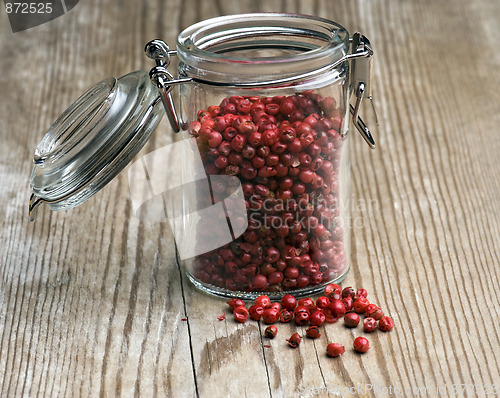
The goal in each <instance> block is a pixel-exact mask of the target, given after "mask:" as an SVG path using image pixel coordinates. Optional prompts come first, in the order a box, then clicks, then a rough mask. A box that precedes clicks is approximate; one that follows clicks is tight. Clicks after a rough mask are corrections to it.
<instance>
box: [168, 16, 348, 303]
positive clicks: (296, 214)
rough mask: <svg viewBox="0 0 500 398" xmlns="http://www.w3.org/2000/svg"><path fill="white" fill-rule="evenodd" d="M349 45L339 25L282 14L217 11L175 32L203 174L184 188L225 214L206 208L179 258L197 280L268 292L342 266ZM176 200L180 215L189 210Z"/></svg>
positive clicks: (313, 284) (313, 285)
mask: <svg viewBox="0 0 500 398" xmlns="http://www.w3.org/2000/svg"><path fill="white" fill-rule="evenodd" d="M348 50H349V35H348V33H347V32H346V31H345V29H343V28H342V27H341V26H339V25H337V24H335V23H333V22H331V21H327V20H324V19H319V18H314V17H304V16H296V15H287V14H285V15H284V14H260V15H257V16H256V15H255V14H248V15H242V16H236V17H234V16H233V17H232V18H227V17H221V18H216V19H213V20H208V21H204V22H201V23H199V24H196V25H193V26H192V27H190V28H188V29H186V30H185V31H184V32H182V33H181V34H180V35H179V38H178V43H177V55H178V56H179V58H180V64H179V77H180V78H186V79H191V83H190V84H184V85H182V86H181V90H180V93H181V94H180V101H181V107H182V109H183V111H184V113H185V115H184V117H185V118H186V123H185V126H186V128H185V131H184V132H183V133H182V134H183V138H184V139H186V140H194V142H195V143H196V147H197V148H198V150H199V154H200V157H201V160H202V163H203V168H204V172H205V173H206V175H207V180H208V184H206V186H205V188H202V187H201V184H198V185H197V188H196V190H195V191H194V192H191V195H193V196H194V197H195V198H196V201H198V204H197V207H199V208H202V207H204V206H206V207H207V208H208V207H210V205H212V206H215V205H216V204H219V205H221V207H222V211H223V212H224V215H225V220H227V226H225V227H224V228H223V227H221V225H220V224H217V225H215V224H214V225H212V224H211V223H210V216H208V217H206V218H205V219H204V222H203V224H204V227H202V228H197V230H196V236H195V237H194V239H193V240H192V242H191V243H192V245H194V246H196V247H197V250H195V252H196V253H197V255H196V256H194V257H192V258H190V259H183V261H182V263H183V264H184V265H185V267H186V271H187V274H188V276H189V278H190V280H191V281H192V282H193V283H194V284H195V285H196V286H197V287H198V288H200V289H202V290H204V291H206V292H209V293H212V294H216V295H220V296H229V297H243V298H249V299H250V298H254V297H256V296H258V295H260V294H263V293H265V294H267V295H270V296H271V297H275V298H278V297H282V296H284V295H285V294H287V293H288V292H293V293H294V295H301V294H310V293H312V292H315V291H319V290H321V289H322V288H323V287H324V286H325V285H326V284H328V283H331V282H332V281H338V280H341V279H342V278H343V277H344V276H345V274H346V273H347V271H348V268H349V261H348V259H349V243H350V242H349V206H348V199H349V196H350V191H349V189H350V181H349V171H350V169H349V168H350V161H349V135H348V123H347V116H348V112H349V103H348V93H349V66H348V63H347V62H346V61H343V60H345V56H346V54H347V53H348ZM184 196H186V195H184ZM207 198H210V199H211V200H208V201H207ZM236 198H237V199H238V200H237V199H236ZM232 199H234V200H232ZM202 203H204V205H201V204H202ZM183 205H184V206H185V211H184V215H183V218H184V220H185V223H186V224H189V219H190V218H192V217H195V216H194V215H193V214H195V213H193V212H192V209H191V208H189V206H188V205H186V203H183ZM207 214H208V212H207ZM198 216H199V215H198V214H197V217H198ZM186 220H188V221H186ZM213 242H218V243H217V244H216V245H214V244H213ZM210 243H212V246H211V245H210ZM214 246H216V247H214ZM203 247H205V248H206V250H204V249H203Z"/></svg>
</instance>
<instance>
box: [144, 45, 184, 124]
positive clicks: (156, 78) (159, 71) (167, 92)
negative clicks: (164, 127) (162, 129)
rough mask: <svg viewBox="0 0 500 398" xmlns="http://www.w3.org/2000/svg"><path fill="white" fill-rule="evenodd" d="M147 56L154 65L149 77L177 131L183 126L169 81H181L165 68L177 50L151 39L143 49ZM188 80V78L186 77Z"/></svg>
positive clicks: (172, 86)
mask: <svg viewBox="0 0 500 398" xmlns="http://www.w3.org/2000/svg"><path fill="white" fill-rule="evenodd" d="M144 51H145V52H146V55H147V57H148V58H151V59H154V60H155V62H156V66H155V67H154V68H153V69H151V71H150V72H149V77H150V79H151V81H152V82H153V84H154V85H156V87H157V88H158V92H159V93H160V97H161V100H162V102H163V106H164V107H165V112H166V113H167V117H168V120H169V121H170V125H171V126H172V129H173V130H174V132H176V133H178V132H179V131H180V130H181V128H183V127H184V126H182V125H181V122H180V119H179V116H178V115H177V111H176V110H175V104H174V101H173V99H172V93H171V91H172V89H173V88H174V85H173V84H171V83H170V82H172V81H175V83H176V84H179V83H182V81H181V80H180V79H177V80H175V79H174V77H173V76H172V74H171V73H170V72H169V71H168V70H167V67H168V65H170V57H171V56H172V55H176V54H177V51H175V50H174V51H171V50H170V48H169V47H168V44H167V43H165V42H164V41H162V40H152V41H150V42H149V43H148V44H146V47H145V49H144ZM187 81H190V79H187Z"/></svg>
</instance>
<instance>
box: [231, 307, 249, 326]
mask: <svg viewBox="0 0 500 398" xmlns="http://www.w3.org/2000/svg"><path fill="white" fill-rule="evenodd" d="M233 315H234V319H235V320H236V321H237V322H240V323H245V322H246V321H247V319H248V310H247V309H246V308H245V306H244V305H239V306H238V307H236V308H235V309H234V311H233Z"/></svg>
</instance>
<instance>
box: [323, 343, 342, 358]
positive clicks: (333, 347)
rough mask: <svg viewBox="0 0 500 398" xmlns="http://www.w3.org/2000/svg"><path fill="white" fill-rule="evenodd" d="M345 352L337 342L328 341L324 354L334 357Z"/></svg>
mask: <svg viewBox="0 0 500 398" xmlns="http://www.w3.org/2000/svg"><path fill="white" fill-rule="evenodd" d="M344 352H345V348H344V346H343V345H342V344H339V343H330V344H328V345H327V346H326V354H327V355H328V356H329V357H333V358H336V357H338V356H340V355H342V354H343V353H344Z"/></svg>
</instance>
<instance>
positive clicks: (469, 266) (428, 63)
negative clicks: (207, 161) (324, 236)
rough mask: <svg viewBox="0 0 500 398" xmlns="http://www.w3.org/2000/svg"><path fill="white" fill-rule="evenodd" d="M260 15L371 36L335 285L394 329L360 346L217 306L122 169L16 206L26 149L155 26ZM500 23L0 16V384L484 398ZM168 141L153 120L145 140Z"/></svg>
mask: <svg viewBox="0 0 500 398" xmlns="http://www.w3.org/2000/svg"><path fill="white" fill-rule="evenodd" d="M256 11H287V12H300V13H306V14H315V15H319V16H324V17H327V18H330V19H333V20H335V21H338V22H340V23H342V24H343V25H344V26H345V27H346V28H347V29H348V30H349V31H350V32H354V31H356V30H360V31H362V32H363V33H364V34H366V35H367V36H368V37H369V38H370V40H371V42H372V43H373V44H374V46H375V51H376V59H375V64H374V68H375V69H374V95H375V101H376V103H375V104H376V109H377V112H378V118H379V120H380V131H379V135H378V136H377V137H376V138H377V141H378V148H377V149H376V150H374V151H370V150H369V149H368V147H367V146H366V145H365V144H364V142H363V141H362V139H361V137H358V136H357V133H356V132H354V136H353V139H352V140H351V141H352V152H353V153H352V159H353V167H352V180H353V205H354V206H353V225H354V227H353V230H352V244H353V248H352V251H353V252H352V258H351V261H352V270H351V272H350V274H349V276H348V278H347V279H346V281H345V285H346V286H347V285H354V286H363V287H365V288H366V289H367V290H368V291H369V292H370V298H371V299H372V300H373V301H375V302H377V303H378V304H379V305H381V306H383V307H384V308H385V309H386V312H387V313H389V314H391V315H392V316H393V318H394V320H395V322H396V327H395V330H394V331H393V332H392V333H377V334H373V336H372V337H371V339H370V341H371V345H372V349H371V350H370V352H369V353H367V354H366V355H363V356H360V355H355V354H353V353H352V352H350V349H349V348H348V350H347V351H348V352H346V354H345V355H344V356H343V357H342V358H340V359H337V360H332V359H330V358H327V357H326V356H325V353H324V350H325V346H326V344H327V343H328V342H330V341H339V342H342V343H344V344H345V345H346V347H347V346H350V344H351V343H350V342H351V341H352V339H353V337H354V336H356V335H357V334H358V333H359V331H351V330H348V329H344V328H343V327H341V325H330V326H327V327H325V328H322V334H323V335H322V337H321V338H320V339H319V340H316V341H312V340H304V342H303V344H302V345H301V347H300V349H298V350H290V349H289V348H288V347H287V346H286V342H285V341H284V338H285V337H288V336H289V335H290V334H292V333H293V332H294V331H295V330H296V329H298V330H301V328H296V327H293V326H291V325H284V326H281V327H280V331H279V335H278V337H277V338H276V339H275V340H273V341H268V340H265V338H263V337H262V332H263V327H262V326H261V325H258V324H257V323H248V324H245V325H239V324H236V323H234V322H233V321H232V319H231V318H230V317H229V316H228V319H226V320H225V321H219V320H218V319H217V317H218V315H220V314H221V313H223V312H224V311H225V305H224V303H223V301H222V300H220V299H216V298H212V297H209V296H206V295H204V294H202V293H200V292H198V291H196V290H195V289H194V288H193V287H192V286H191V285H190V284H189V283H188V281H187V280H186V277H185V276H184V275H183V273H182V272H181V271H180V269H179V266H178V265H177V264H176V261H175V247H174V244H173V239H172V234H171V232H170V229H169V227H168V226H167V225H166V224H153V223H147V222H144V221H140V220H138V219H137V218H135V217H133V216H132V214H131V213H132V210H131V204H130V201H129V196H128V195H129V193H128V184H127V179H126V173H122V174H121V175H120V176H119V177H118V178H117V179H116V180H115V181H113V182H112V183H110V184H109V185H108V186H107V187H106V188H105V189H103V191H102V192H101V193H100V194H99V195H96V196H95V197H93V198H92V199H90V200H89V201H88V202H86V203H85V204H83V205H82V206H80V207H78V208H76V209H74V210H71V211H68V212H60V213H52V212H50V211H48V209H43V210H42V211H41V212H40V213H39V215H38V218H37V222H36V223H34V224H29V223H28V220H27V214H26V212H27V202H28V197H29V190H28V177H29V173H30V170H31V158H32V152H33V149H34V147H35V146H36V144H37V143H38V141H39V140H40V138H41V137H42V134H43V132H44V131H45V130H46V129H47V128H48V127H49V125H50V124H51V122H52V121H53V120H54V119H55V118H56V117H57V115H59V114H60V113H61V112H62V111H63V110H64V109H65V108H66V107H67V105H68V104H69V103H71V102H72V101H73V100H74V99H75V98H77V97H78V95H79V94H80V93H81V92H82V91H83V90H85V89H86V88H87V87H89V86H90V85H92V84H93V83H95V82H97V81H99V80H101V79H103V78H104V77H106V76H111V75H114V76H120V75H123V74H125V73H127V72H129V71H131V70H134V69H139V68H142V69H147V68H149V66H150V64H149V61H148V60H147V59H146V58H145V57H144V55H143V53H142V49H143V46H144V44H145V43H146V42H147V41H148V40H150V39H153V38H156V37H159V38H162V39H165V40H166V41H168V42H169V43H172V44H173V43H174V42H175V37H176V35H177V33H178V32H179V31H180V30H181V29H183V28H185V27H187V26H189V25H191V24H192V23H194V22H196V21H199V20H202V19H205V18H208V17H212V16H217V15H223V14H232V13H239V12H256ZM499 20H500V3H498V2H491V1H486V0H469V1H465V0H458V1H456V2H454V3H453V6H451V5H450V4H449V2H445V1H444V0H434V1H430V0H425V1H420V2H415V1H409V0H402V1H386V2H382V1H370V2H368V1H361V0H356V1H349V0H338V1H335V2H330V1H325V0H323V1H321V0H317V1H314V0H307V1H306V0H302V1H298V0H297V1H274V0H268V1H262V0H259V1H250V0H245V1H238V2H236V1H232V2H223V1H197V0H184V1H178V0H168V1H161V0H156V1H143V2H138V1H131V0H125V1H123V2H119V3H114V4H107V3H106V4H102V3H101V2H97V1H96V0H88V1H82V2H81V3H80V4H78V6H77V7H75V9H74V10H72V11H71V12H69V13H68V14H67V15H65V16H63V17H61V18H58V19H56V20H54V21H52V22H50V23H48V24H45V25H42V26H40V27H37V28H33V29H31V30H28V31H25V32H19V33H16V34H12V33H11V31H10V27H9V25H8V20H7V18H6V15H5V14H4V13H1V16H0V38H1V40H0V55H1V57H0V68H1V69H0V70H1V71H2V73H1V74H0V91H1V93H2V94H3V96H2V100H1V106H0V139H1V142H2V143H3V149H4V150H3V156H2V157H1V158H0V198H1V202H2V204H3V205H2V206H1V207H0V220H1V221H2V226H1V227H0V262H1V268H0V396H2V397H14V396H16V397H17V396H26V397H34V396H40V397H58V396H64V397H73V396H84V397H90V396H103V397H105V396H132V395H134V396H145V397H149V396H155V397H156V396H161V397H164V396H165V397H226V396H231V397H239V396H246V397H267V396H269V397H292V396H332V397H333V396H337V394H336V393H335V391H334V390H335V389H336V388H337V386H341V387H347V388H351V387H352V388H354V389H357V388H358V387H361V388H362V387H364V386H365V385H366V384H370V385H373V386H378V387H384V386H386V387H389V386H393V388H394V387H399V388H402V389H403V390H404V389H412V388H425V387H427V388H428V390H427V391H424V390H421V392H422V391H423V392H424V394H421V395H425V394H426V395H427V396H432V397H436V396H457V395H454V394H453V390H452V388H453V385H457V386H458V388H460V393H459V394H458V396H495V395H496V394H489V395H488V394H484V393H481V391H480V390H481V389H484V388H487V385H488V384H490V385H491V384H492V383H497V386H498V383H500V359H499V358H500V350H499V348H498V347H499V346H500V334H499V332H498V330H500V295H499V291H500V284H499V280H500V267H499V258H500V216H499V214H500V182H499V181H500V179H499V176H500V169H499V166H498V157H499V155H500V135H499V129H498V126H499V125H500V112H499V104H500V94H499V91H498V89H497V88H498V86H499V85H500V73H499V72H498V71H499V70H500V53H499V52H498V51H496V50H497V39H496V38H497V37H499V36H500V24H499V23H498V21H499ZM372 123H373V121H372ZM171 140H172V135H171V134H170V133H169V130H168V128H167V126H166V123H162V125H161V126H160V128H159V130H158V131H157V132H156V133H155V134H154V136H153V138H152V139H151V141H150V142H149V143H148V145H147V146H146V148H145V149H144V150H143V152H142V153H147V152H150V151H152V150H153V149H155V148H159V147H161V146H163V145H165V144H167V143H168V142H170V141H171ZM462 384H463V385H465V386H466V387H469V386H476V390H473V388H474V387H469V390H468V393H467V391H466V392H465V393H462V392H461V389H462V386H461V385H462ZM438 386H439V387H441V388H442V389H441V391H440V392H438V391H437V390H436V388H437V387H438ZM444 386H446V388H447V390H443V388H444ZM322 387H323V390H319V389H320V388H322ZM326 387H328V392H327V391H326ZM313 388H317V390H313ZM353 391H355V390H353ZM316 393H318V394H316ZM343 395H344V396H345V397H347V396H354V395H359V396H374V397H383V396H388V395H389V394H387V393H386V392H384V391H360V392H359V394H346V393H344V394H343ZM415 395H417V394H416V393H414V392H411V391H410V390H409V391H407V392H404V391H403V393H402V394H401V396H415Z"/></svg>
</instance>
